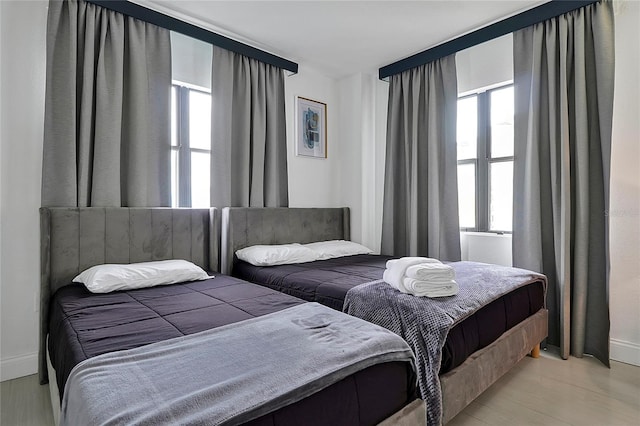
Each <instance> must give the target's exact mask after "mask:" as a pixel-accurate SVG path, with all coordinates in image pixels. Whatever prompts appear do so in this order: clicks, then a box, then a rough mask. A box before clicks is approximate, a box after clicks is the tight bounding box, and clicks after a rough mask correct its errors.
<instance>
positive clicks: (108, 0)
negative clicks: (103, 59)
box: [86, 0, 298, 74]
mask: <svg viewBox="0 0 640 426" xmlns="http://www.w3.org/2000/svg"><path fill="white" fill-rule="evenodd" d="M86 1H87V2H89V3H93V4H95V5H98V6H101V7H104V8H106V9H110V10H113V11H115V12H119V13H122V14H123V15H127V16H130V17H132V18H135V19H140V20H141V21H145V22H148V23H150V24H154V25H157V26H159V27H162V28H166V29H168V30H171V31H176V32H178V33H181V34H184V35H187V36H189V37H193V38H196V39H198V40H202V41H204V42H207V43H211V44H213V45H215V46H218V47H222V48H223V49H227V50H230V51H232V52H235V53H239V54H241V55H244V56H248V57H250V58H253V59H257V60H259V61H262V62H264V63H267V64H269V65H273V66H276V67H278V68H282V69H284V70H287V71H290V72H292V73H294V74H295V73H297V72H298V64H297V63H295V62H292V61H289V60H288V59H284V58H281V57H280V56H276V55H274V54H271V53H269V52H265V51H264V50H260V49H257V48H255V47H252V46H249V45H247V44H244V43H241V42H239V41H236V40H233V39H230V38H228V37H225V36H223V35H220V34H217V33H214V32H212V31H209V30H205V29H204V28H201V27H198V26H196V25H193V24H189V23H187V22H184V21H181V20H180V19H176V18H173V17H171V16H168V15H165V14H164V13H160V12H156V11H155V10H151V9H147V8H146V7H144V6H140V5H138V4H135V3H131V2H129V1H126V0H86Z"/></svg>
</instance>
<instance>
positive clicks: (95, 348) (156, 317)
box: [48, 275, 416, 426]
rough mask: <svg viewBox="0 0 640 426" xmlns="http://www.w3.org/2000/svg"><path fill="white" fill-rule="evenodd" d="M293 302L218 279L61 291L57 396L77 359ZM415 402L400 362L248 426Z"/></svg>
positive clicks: (56, 303) (368, 414) (55, 351)
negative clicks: (98, 291) (103, 291)
mask: <svg viewBox="0 0 640 426" xmlns="http://www.w3.org/2000/svg"><path fill="white" fill-rule="evenodd" d="M301 303H306V302H305V301H304V300H301V299H298V298H295V297H291V296H288V295H286V294H282V293H280V292H277V291H274V290H271V289H268V288H266V287H263V286H258V285H255V284H251V283H248V282H246V281H242V280H239V279H237V278H233V277H229V276H225V275H217V276H216V277H215V278H213V279H209V280H205V281H195V282H187V283H182V284H174V285H167V286H158V287H153V288H146V289H139V290H132V291H121V292H114V293H109V294H92V293H90V292H89V291H88V290H86V288H85V287H84V286H83V285H80V284H71V285H69V286H66V287H63V288H61V289H60V290H58V291H57V292H56V293H55V295H54V296H53V297H52V299H51V309H50V324H49V343H48V345H49V346H48V348H49V355H50V358H51V363H52V365H53V367H54V368H55V370H56V375H57V377H56V380H57V384H58V389H59V390H60V395H61V396H62V394H63V390H64V385H65V383H66V380H67V377H68V375H69V373H70V372H71V369H72V368H73V367H74V366H75V365H76V364H78V363H80V362H81V361H84V360H85V359H88V358H91V357H94V356H97V355H100V354H103V353H107V352H112V351H116V350H124V349H131V348H135V347H139V346H143V345H146V344H149V343H154V342H158V341H161V340H167V339H171V338H174V337H179V336H184V335H188V334H193V333H197V332H199V331H203V330H207V329H211V328H216V327H220V326H222V325H225V324H230V323H234V322H238V321H242V320H245V319H249V318H254V317H258V316H261V315H265V314H268V313H272V312H276V311H280V310H282V309H286V308H289V307H291V306H295V305H299V304H301ZM415 395H416V394H415V376H414V374H413V372H412V370H411V368H410V367H409V366H408V364H407V363H401V362H393V363H385V364H379V365H375V366H372V367H369V368H367V369H365V370H362V371H360V372H358V373H356V374H354V375H351V376H349V377H347V378H345V379H343V380H342V381H340V382H338V383H335V384H334V385H332V386H330V387H328V388H326V389H324V390H322V391H320V392H318V393H316V394H314V395H312V396H310V397H308V398H305V399H303V400H301V401H299V402H297V403H295V404H292V405H290V406H287V407H284V408H281V409H280V410H277V411H275V412H273V413H270V414H268V415H265V416H263V417H260V418H258V419H255V420H253V421H252V422H250V424H252V425H256V426H257V425H276V424H287V423H291V422H292V421H294V419H298V420H299V419H300V418H305V422H307V418H308V422H310V423H308V424H345V425H346V424H375V423H377V422H379V421H381V420H382V419H384V418H385V417H387V416H389V415H390V414H391V413H393V412H395V411H397V410H399V409H400V408H402V407H403V406H404V405H406V404H408V403H409V402H411V401H412V400H413V399H415V398H416V396H415ZM327 407H329V408H328V409H327ZM356 419H359V420H356ZM294 423H295V421H294Z"/></svg>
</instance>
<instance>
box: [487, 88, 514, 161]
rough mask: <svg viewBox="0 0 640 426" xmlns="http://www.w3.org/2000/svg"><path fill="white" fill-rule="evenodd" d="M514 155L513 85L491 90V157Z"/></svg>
mask: <svg viewBox="0 0 640 426" xmlns="http://www.w3.org/2000/svg"><path fill="white" fill-rule="evenodd" d="M511 156H513V86H509V87H506V88H504V89H499V90H494V91H493V92H491V158H499V157H511Z"/></svg>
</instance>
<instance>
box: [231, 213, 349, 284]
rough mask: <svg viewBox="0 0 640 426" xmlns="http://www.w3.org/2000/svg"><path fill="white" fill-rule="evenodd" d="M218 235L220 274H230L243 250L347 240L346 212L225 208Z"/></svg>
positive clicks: (347, 222) (347, 223)
mask: <svg viewBox="0 0 640 426" xmlns="http://www.w3.org/2000/svg"><path fill="white" fill-rule="evenodd" d="M220 233H221V244H220V266H221V268H220V271H221V272H222V273H224V274H230V273H231V268H232V267H233V256H234V254H235V252H236V250H239V249H241V248H243V247H248V246H252V245H256V244H288V243H311V242H315V241H327V240H349V239H350V219H349V208H348V207H341V208H271V207H265V208H256V207H225V208H224V209H222V225H221V232H220Z"/></svg>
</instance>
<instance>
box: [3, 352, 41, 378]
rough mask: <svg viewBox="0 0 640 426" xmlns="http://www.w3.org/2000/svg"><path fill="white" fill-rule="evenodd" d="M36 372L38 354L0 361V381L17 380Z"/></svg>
mask: <svg viewBox="0 0 640 426" xmlns="http://www.w3.org/2000/svg"><path fill="white" fill-rule="evenodd" d="M37 372H38V352H33V353H30V354H26V355H21V356H15V357H10V358H4V359H2V360H1V361H0V381H2V382H4V381H5V380H11V379H17V378H18V377H24V376H29V375H31V374H35V373H37Z"/></svg>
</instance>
